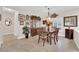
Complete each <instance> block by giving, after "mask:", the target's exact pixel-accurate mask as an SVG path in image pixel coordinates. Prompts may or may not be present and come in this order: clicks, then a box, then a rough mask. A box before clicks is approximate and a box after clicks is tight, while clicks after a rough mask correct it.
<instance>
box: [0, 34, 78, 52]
mask: <svg viewBox="0 0 79 59" xmlns="http://www.w3.org/2000/svg"><path fill="white" fill-rule="evenodd" d="M37 42H38V36H35V37H30V38H29V39H25V38H24V39H20V40H17V39H16V37H14V36H10V35H8V36H4V44H3V46H2V48H0V52H78V51H79V50H78V48H77V46H76V45H75V43H74V40H68V39H66V38H64V37H59V41H58V43H57V45H54V43H53V40H52V45H50V44H49V43H47V42H46V43H45V46H43V45H42V41H40V43H39V44H38V43H37Z"/></svg>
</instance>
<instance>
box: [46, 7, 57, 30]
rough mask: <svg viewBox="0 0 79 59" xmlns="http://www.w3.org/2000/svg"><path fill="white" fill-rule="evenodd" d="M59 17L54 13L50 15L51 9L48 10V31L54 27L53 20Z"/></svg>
mask: <svg viewBox="0 0 79 59" xmlns="http://www.w3.org/2000/svg"><path fill="white" fill-rule="evenodd" d="M57 16H58V15H57V14H56V13H53V14H51V15H50V8H48V17H46V18H45V24H46V25H47V27H48V31H49V30H50V26H51V25H52V23H53V22H52V18H56V17H57Z"/></svg>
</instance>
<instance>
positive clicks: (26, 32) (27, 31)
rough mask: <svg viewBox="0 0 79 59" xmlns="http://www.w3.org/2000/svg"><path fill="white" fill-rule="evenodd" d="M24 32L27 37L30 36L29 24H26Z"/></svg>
mask: <svg viewBox="0 0 79 59" xmlns="http://www.w3.org/2000/svg"><path fill="white" fill-rule="evenodd" d="M23 34H25V38H28V36H29V35H28V34H29V27H27V26H24V27H23Z"/></svg>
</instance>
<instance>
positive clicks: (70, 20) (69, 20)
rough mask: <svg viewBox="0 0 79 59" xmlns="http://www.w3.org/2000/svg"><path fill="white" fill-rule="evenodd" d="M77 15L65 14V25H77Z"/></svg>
mask: <svg viewBox="0 0 79 59" xmlns="http://www.w3.org/2000/svg"><path fill="white" fill-rule="evenodd" d="M77 21H78V20H77V16H67V17H64V26H65V27H77Z"/></svg>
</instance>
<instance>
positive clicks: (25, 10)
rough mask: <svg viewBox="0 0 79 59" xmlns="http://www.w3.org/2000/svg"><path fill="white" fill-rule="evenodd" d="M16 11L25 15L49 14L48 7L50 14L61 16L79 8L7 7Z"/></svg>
mask: <svg viewBox="0 0 79 59" xmlns="http://www.w3.org/2000/svg"><path fill="white" fill-rule="evenodd" d="M5 7H7V8H11V9H14V10H16V11H19V12H21V13H24V14H47V12H48V9H47V8H48V7H49V8H50V13H51V14H52V13H57V14H61V13H63V12H70V11H74V10H77V9H79V6H5Z"/></svg>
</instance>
